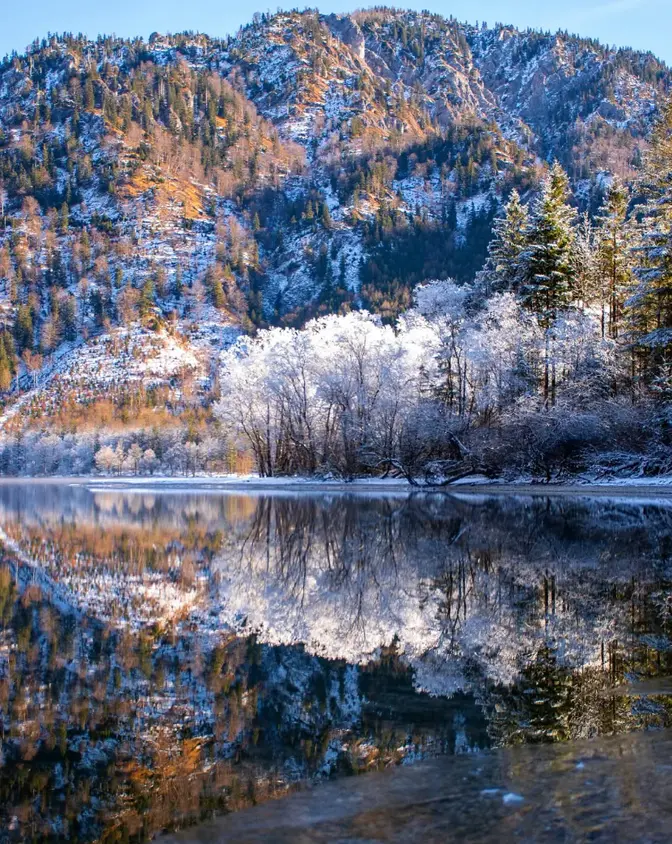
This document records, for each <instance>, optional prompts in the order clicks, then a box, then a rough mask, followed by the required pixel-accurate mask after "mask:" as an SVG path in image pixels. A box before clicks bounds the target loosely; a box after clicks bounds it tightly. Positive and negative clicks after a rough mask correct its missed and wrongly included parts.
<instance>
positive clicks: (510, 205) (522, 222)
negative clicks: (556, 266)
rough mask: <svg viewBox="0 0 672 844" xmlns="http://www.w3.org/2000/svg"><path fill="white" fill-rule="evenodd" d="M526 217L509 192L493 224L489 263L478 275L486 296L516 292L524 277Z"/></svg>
mask: <svg viewBox="0 0 672 844" xmlns="http://www.w3.org/2000/svg"><path fill="white" fill-rule="evenodd" d="M528 225H529V215H528V211H527V208H526V206H525V205H523V204H522V202H521V201H520V194H519V193H518V191H517V190H513V191H512V192H511V196H510V198H509V201H508V202H507V204H506V207H505V208H504V213H503V214H502V216H501V217H499V218H498V219H497V220H495V223H494V225H493V236H492V240H491V241H490V246H489V247H488V259H487V261H486V263H485V266H484V268H483V270H482V271H481V272H480V273H479V277H478V287H479V288H480V289H481V290H482V291H483V293H485V295H490V294H491V293H503V292H506V291H517V290H518V289H519V287H520V285H521V283H522V281H523V277H524V260H523V256H524V252H525V249H526V247H527V243H528V241H527V237H528V233H527V228H528Z"/></svg>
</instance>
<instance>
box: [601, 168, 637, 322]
mask: <svg viewBox="0 0 672 844" xmlns="http://www.w3.org/2000/svg"><path fill="white" fill-rule="evenodd" d="M627 216H628V192H627V190H626V188H625V187H624V186H623V185H622V184H621V183H620V182H618V181H614V183H613V184H612V185H611V187H610V188H609V191H608V192H607V195H606V196H605V198H604V202H603V204H602V207H601V208H600V211H599V213H598V215H597V218H596V219H597V222H598V224H599V229H598V231H597V259H596V260H597V266H598V273H599V281H600V302H601V305H602V336H603V337H604V336H605V334H608V335H609V337H612V338H614V339H615V338H616V337H618V334H619V330H620V325H621V320H622V315H623V308H624V303H625V299H626V296H627V293H628V291H629V289H630V287H631V284H632V257H631V251H630V248H631V245H632V244H631V240H632V235H631V227H630V225H629V223H628V220H627ZM605 312H606V320H605ZM605 321H606V330H605Z"/></svg>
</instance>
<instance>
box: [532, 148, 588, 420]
mask: <svg viewBox="0 0 672 844" xmlns="http://www.w3.org/2000/svg"><path fill="white" fill-rule="evenodd" d="M568 199H569V180H568V178H567V174H566V173H565V171H564V170H563V169H562V167H561V166H560V165H559V164H558V163H557V162H556V163H555V164H554V165H553V167H552V168H551V172H550V173H549V174H548V176H547V177H546V179H544V183H543V185H542V189H541V194H540V195H539V198H538V199H537V200H536V202H535V204H534V207H533V209H532V215H531V220H530V226H529V233H528V245H527V248H526V250H525V252H524V255H523V257H524V261H525V277H524V281H523V285H522V287H521V296H522V300H523V303H524V304H525V306H526V307H527V308H529V310H531V311H532V312H533V313H535V314H536V316H537V319H538V320H539V325H540V326H541V327H542V328H543V329H544V331H545V334H546V343H545V352H544V385H543V390H544V401H545V403H546V404H547V405H548V403H549V401H550V403H551V404H555V387H556V372H555V363H554V358H553V347H554V345H555V336H554V326H555V321H556V319H557V316H558V313H559V311H561V310H562V309H563V308H566V307H567V306H568V305H569V304H570V302H571V301H572V298H573V297H574V294H575V284H574V282H575V273H574V262H573V252H572V248H573V245H574V232H573V230H572V221H573V219H574V216H575V215H574V211H573V209H572V208H571V207H570V206H569V204H568Z"/></svg>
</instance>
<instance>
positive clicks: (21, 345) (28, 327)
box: [14, 305, 33, 352]
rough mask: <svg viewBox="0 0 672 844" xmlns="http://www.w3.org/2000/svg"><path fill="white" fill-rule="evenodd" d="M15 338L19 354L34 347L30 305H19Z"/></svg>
mask: <svg viewBox="0 0 672 844" xmlns="http://www.w3.org/2000/svg"><path fill="white" fill-rule="evenodd" d="M14 338H15V340H16V345H17V347H18V350H19V352H22V351H23V350H24V349H32V347H33V315H32V313H31V311H30V307H29V306H28V305H19V309H18V312H17V314H16V322H15V324H14Z"/></svg>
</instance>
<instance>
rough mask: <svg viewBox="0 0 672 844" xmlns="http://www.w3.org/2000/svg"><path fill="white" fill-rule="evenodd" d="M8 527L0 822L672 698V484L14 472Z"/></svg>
mask: <svg viewBox="0 0 672 844" xmlns="http://www.w3.org/2000/svg"><path fill="white" fill-rule="evenodd" d="M653 494H654V493H652V495H653ZM0 548H1V557H0V717H1V721H0V723H1V724H2V750H1V756H0V791H1V796H0V842H5V841H8V842H9V841H22V840H34V839H38V840H41V839H49V840H54V841H57V840H63V841H66V840H67V841H75V840H76V841H90V840H102V841H104V842H124V841H140V840H144V839H146V838H148V837H150V836H151V835H153V834H155V833H157V832H158V831H160V830H163V829H173V828H179V827H182V826H185V825H187V824H191V823H195V822H197V821H199V820H203V819H205V818H208V817H211V816H212V815H213V814H214V813H225V812H230V811H235V810H238V809H242V808H244V807H248V806H251V805H253V804H256V803H261V802H262V801H264V800H267V799H269V798H275V797H279V796H283V795H285V794H287V793H288V792H291V791H294V790H297V789H299V788H301V787H302V786H303V785H305V784H307V783H311V784H312V783H315V782H319V781H322V780H327V779H336V778H339V777H347V776H349V775H352V774H355V773H365V772H373V771H378V770H382V769H385V768H388V767H391V766H395V765H410V764H412V763H414V762H417V761H420V760H427V759H431V758H438V757H449V756H453V755H459V756H464V755H466V754H475V753H486V752H487V751H488V750H489V749H491V748H514V747H516V746H519V745H520V746H522V745H526V746H528V745H539V744H544V745H548V744H552V743H557V742H566V741H570V740H579V739H591V738H596V737H605V736H611V735H614V734H625V733H630V732H634V731H640V730H650V729H655V728H667V727H669V726H670V725H671V722H672V680H670V681H669V682H668V678H670V675H672V499H668V500H666V499H664V498H661V499H660V500H655V499H653V498H652V499H650V500H649V499H644V498H638V499H636V498H633V499H631V500H629V499H627V498H617V497H615V498H605V497H602V498H596V499H591V498H587V497H581V498H579V497H577V498H570V497H559V498H552V497H534V498H532V497H529V498H525V497H515V496H477V495H469V494H466V493H462V494H459V495H446V494H431V493H415V494H410V493H409V494H406V493H395V492H390V493H382V492H376V493H366V492H363V493H362V492H357V493H341V492H330V491H327V492H324V493H318V492H312V491H311V492H307V493H301V492H294V491H293V492H291V493H290V492H283V491H282V490H277V491H273V492H269V493H265V492H255V493H251V492H248V493H245V494H240V493H236V492H234V491H232V490H227V491H222V490H219V491H218V490H199V489H198V488H197V487H190V488H189V489H187V490H179V489H151V488H149V487H146V488H144V489H143V488H137V489H128V490H125V489H112V488H105V487H98V488H97V487H95V486H94V485H91V486H89V487H87V486H85V485H59V484H54V483H45V484H39V483H30V484H22V483H16V484H11V483H7V484H3V485H0ZM525 752H528V751H527V750H526V751H525ZM529 752H533V751H532V750H530V751H529ZM484 758H489V757H488V756H487V753H486V756H485V757H484ZM539 758H542V757H539Z"/></svg>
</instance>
